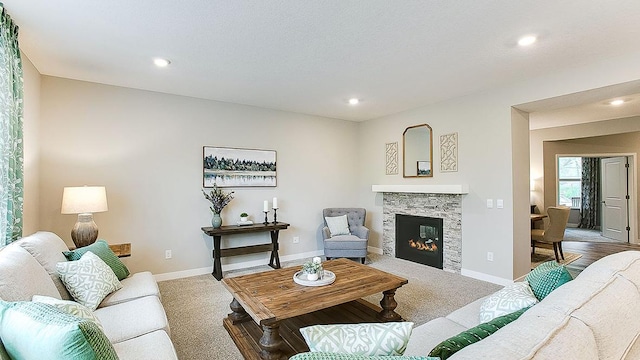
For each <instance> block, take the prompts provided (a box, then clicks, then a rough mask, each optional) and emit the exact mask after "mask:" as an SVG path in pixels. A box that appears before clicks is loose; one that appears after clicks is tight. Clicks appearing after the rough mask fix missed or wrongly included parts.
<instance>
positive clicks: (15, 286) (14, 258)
mask: <svg viewBox="0 0 640 360" xmlns="http://www.w3.org/2000/svg"><path fill="white" fill-rule="evenodd" d="M33 295H45V296H51V297H54V298H58V299H59V298H60V293H59V292H58V290H57V289H56V286H55V285H54V284H53V280H51V277H50V276H49V274H47V271H46V270H45V269H44V268H43V267H42V266H41V265H40V263H38V261H36V259H34V258H33V256H31V254H29V252H28V251H27V250H25V249H23V248H22V247H20V246H18V245H16V244H10V245H8V246H5V247H4V248H2V249H0V299H3V300H6V301H31V298H32V297H33Z"/></svg>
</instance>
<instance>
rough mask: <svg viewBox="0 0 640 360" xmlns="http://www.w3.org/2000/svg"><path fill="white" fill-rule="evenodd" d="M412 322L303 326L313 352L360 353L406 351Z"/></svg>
mask: <svg viewBox="0 0 640 360" xmlns="http://www.w3.org/2000/svg"><path fill="white" fill-rule="evenodd" d="M412 330H413V323H412V322H388V323H373V324H336V325H313V326H307V327H304V328H301V329H300V333H301V334H302V337H304V340H305V341H306V342H307V345H308V346H309V349H310V350H311V351H312V352H330V353H347V354H357V355H371V356H373V355H402V354H403V353H404V350H405V349H406V348H407V342H409V337H410V336H411V331H412Z"/></svg>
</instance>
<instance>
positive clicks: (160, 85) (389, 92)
mask: <svg viewBox="0 0 640 360" xmlns="http://www.w3.org/2000/svg"><path fill="white" fill-rule="evenodd" d="M3 2H4V5H5V8H6V9H7V10H8V12H9V14H10V15H11V16H12V17H13V19H14V21H15V22H16V23H17V24H18V25H19V26H20V46H21V48H22V50H23V52H24V53H25V54H26V55H27V57H28V58H29V59H30V60H31V61H32V62H33V63H34V65H35V66H36V68H37V69H38V71H40V73H42V74H44V75H51V76H58V77H64V78H71V79H78V80H86V81H91V82H97V83H103V84H111V85H118V86H125V87H131V88H137V89H145V90H152V91H159V92H164V93H170V94H178V95H186V96H193V97H198V98H204V99H212V100H220V101H227V102H233V103H239V104H248V105H255V106H260V107H265V108H273V109H281V110H287V111H293V112H299V113H306V114H314V115H321V116H326V117H332V118H339V119H347V120H355V121H359V120H368V119H373V118H377V117H381V116H384V115H388V114H392V113H397V112H400V111H404V110H408V109H412V108H416V107H419V106H423V105H427V104H429V103H433V102H437V101H442V100H445V99H449V98H454V97H458V96H461V95H464V94H469V93H472V92H476V91H480V90H483V89H488V88H491V87H495V86H498V85H501V84H506V83H512V82H516V81H520V80H523V79H525V78H530V77H535V76H537V75H541V74H546V73H551V72H554V71H559V70H561V69H564V68H569V67H575V66H579V65H581V64H588V63H592V62H596V61H602V60H605V59H606V58H608V57H613V56H624V54H627V53H634V52H637V51H638V45H639V42H638V39H640V21H638V15H640V1H638V0H616V1H602V0H563V1H558V0H518V1H513V0H455V1H435V0H403V1H389V0H323V1H312V0H268V1H267V0H226V1H220V0H189V1H186V0H183V1H176V0H170V1H169V0H135V1H132V0H111V1H86V0H58V1H51V0H3ZM524 34H536V35H538V36H539V42H538V43H536V44H534V45H533V46H531V47H528V48H520V47H518V46H517V45H516V40H517V38H518V37H520V36H521V35H524ZM158 56H159V57H166V58H168V59H170V60H171V61H172V64H171V65H170V66H169V67H168V68H165V69H159V68H156V67H155V66H153V65H152V62H151V59H152V58H153V57H158ZM639 89H640V88H639ZM636 92H640V90H639V91H636ZM351 97H358V98H361V99H362V100H363V102H362V103H361V104H360V105H358V106H349V105H348V104H347V100H348V99H349V98H351Z"/></svg>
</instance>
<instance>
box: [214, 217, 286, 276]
mask: <svg viewBox="0 0 640 360" xmlns="http://www.w3.org/2000/svg"><path fill="white" fill-rule="evenodd" d="M288 227H289V224H287V223H283V222H277V223H275V224H274V223H268V224H266V225H265V224H253V225H243V226H237V225H230V226H221V227H219V228H217V229H214V228H212V227H203V228H202V231H203V232H204V233H205V234H207V235H209V236H213V254H212V256H213V272H212V273H211V274H212V275H213V276H214V277H215V278H216V279H218V280H221V279H222V265H221V264H220V258H221V257H226V256H236V255H246V254H253V253H257V252H264V251H271V259H270V260H269V266H271V267H272V268H274V269H279V268H280V257H279V256H278V248H279V246H278V234H279V232H280V230H284V229H286V228H288ZM266 231H268V232H270V233H271V242H270V243H268V244H258V245H249V246H239V247H234V248H225V249H221V248H220V241H221V239H222V235H235V234H246V233H253V232H266Z"/></svg>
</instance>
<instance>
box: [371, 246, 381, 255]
mask: <svg viewBox="0 0 640 360" xmlns="http://www.w3.org/2000/svg"><path fill="white" fill-rule="evenodd" d="M367 251H368V252H370V253H374V254H378V255H382V249H380V248H377V247H373V246H367Z"/></svg>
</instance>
